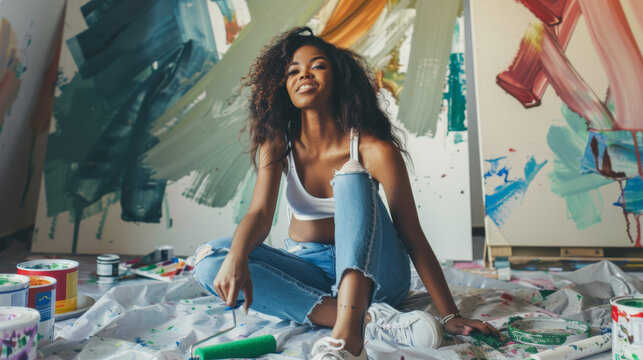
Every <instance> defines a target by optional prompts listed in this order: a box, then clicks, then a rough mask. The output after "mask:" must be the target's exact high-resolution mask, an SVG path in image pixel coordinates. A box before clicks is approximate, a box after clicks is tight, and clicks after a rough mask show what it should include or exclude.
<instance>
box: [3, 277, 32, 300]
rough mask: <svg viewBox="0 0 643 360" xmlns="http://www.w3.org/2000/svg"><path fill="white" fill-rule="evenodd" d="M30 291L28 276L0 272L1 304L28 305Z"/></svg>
mask: <svg viewBox="0 0 643 360" xmlns="http://www.w3.org/2000/svg"><path fill="white" fill-rule="evenodd" d="M28 292H29V278H28V277H26V276H23V275H16V274H0V306H27V293H28Z"/></svg>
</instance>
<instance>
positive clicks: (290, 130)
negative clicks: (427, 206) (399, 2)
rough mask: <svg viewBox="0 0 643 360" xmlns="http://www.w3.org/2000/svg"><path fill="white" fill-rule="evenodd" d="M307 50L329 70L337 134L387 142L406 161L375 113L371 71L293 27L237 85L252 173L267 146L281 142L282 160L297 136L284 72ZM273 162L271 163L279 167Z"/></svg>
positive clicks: (385, 121) (296, 114)
mask: <svg viewBox="0 0 643 360" xmlns="http://www.w3.org/2000/svg"><path fill="white" fill-rule="evenodd" d="M304 45H312V46H315V47H317V48H319V49H320V50H322V51H323V52H324V53H325V54H326V55H327V56H328V59H329V61H330V63H331V66H332V70H333V89H332V103H333V111H334V115H335V117H336V119H337V124H338V125H339V127H340V129H342V130H343V131H347V130H349V129H351V128H352V129H355V130H356V131H357V132H358V133H360V134H370V135H373V136H375V137H376V138H378V139H381V140H384V141H389V142H391V143H393V145H394V146H395V147H396V148H398V149H399V150H400V151H401V152H402V153H403V154H404V155H406V156H407V157H408V153H407V152H406V150H405V149H404V147H403V145H402V142H401V141H400V138H399V137H398V136H397V135H396V134H394V133H393V131H394V130H397V129H396V128H395V127H394V126H393V124H391V121H390V120H389V118H388V116H387V115H386V113H385V112H384V111H382V110H381V109H380V107H379V104H378V101H377V91H378V90H379V87H378V86H377V84H376V82H375V77H374V74H373V70H372V68H371V66H370V65H369V64H368V63H367V62H366V60H365V59H364V58H363V57H361V56H360V55H358V54H357V53H355V52H353V51H351V50H348V49H342V48H338V47H336V46H335V45H333V44H331V43H328V42H326V41H325V40H323V39H322V38H320V37H318V36H315V35H313V31H312V30H311V29H310V28H309V27H296V28H293V29H291V30H289V31H286V32H284V33H281V34H280V35H278V36H276V37H274V38H273V39H272V40H271V41H270V42H269V43H268V44H267V45H266V46H264V48H263V49H262V50H261V52H260V54H259V56H257V58H256V59H255V61H254V63H253V64H252V65H251V67H250V72H249V73H248V75H246V76H244V77H243V78H242V81H241V85H242V87H249V88H250V101H249V110H250V114H249V115H250V118H249V120H248V123H247V124H246V126H244V128H243V129H242V131H245V130H246V129H248V130H249V133H250V155H251V159H252V163H253V165H254V167H255V169H256V168H257V161H256V154H257V151H258V149H259V146H261V145H262V144H263V143H264V142H266V141H274V140H275V139H285V140H286V143H287V144H288V145H287V146H286V148H285V151H284V154H283V157H282V158H281V159H283V158H285V157H286V156H287V155H288V153H289V152H290V151H292V148H291V147H290V143H291V141H292V140H293V139H294V138H295V137H296V136H298V135H299V132H300V131H301V111H300V110H299V109H298V108H296V107H295V106H294V105H293V103H292V102H291V100H290V96H289V95H288V91H287V89H286V67H287V66H288V64H289V63H290V61H291V60H292V57H293V54H294V53H295V51H296V50H297V49H299V48H300V47H302V46H304ZM281 159H278V160H276V161H279V160H281Z"/></svg>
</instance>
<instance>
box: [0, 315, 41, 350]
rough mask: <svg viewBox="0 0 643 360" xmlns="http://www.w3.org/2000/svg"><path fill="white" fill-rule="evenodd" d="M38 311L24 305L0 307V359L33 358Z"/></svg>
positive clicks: (36, 341)
mask: <svg viewBox="0 0 643 360" xmlns="http://www.w3.org/2000/svg"><path fill="white" fill-rule="evenodd" d="M39 320H40V313H38V311H36V310H34V309H30V308H26V307H15V306H2V307H0V359H3V360H5V359H6V360H23V359H24V360H26V359H28V360H34V359H35V358H36V346H37V345H38V321H39Z"/></svg>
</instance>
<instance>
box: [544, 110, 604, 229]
mask: <svg viewBox="0 0 643 360" xmlns="http://www.w3.org/2000/svg"><path fill="white" fill-rule="evenodd" d="M561 113H562V115H563V120H564V122H562V123H561V124H560V125H552V126H551V127H550V129H549V133H548V134H547V144H548V145H549V147H550V148H551V150H552V151H553V152H554V160H553V170H552V172H551V173H549V180H550V182H551V191H552V192H553V193H555V194H557V195H558V196H560V197H562V198H564V199H565V203H566V205H567V213H568V214H569V216H570V217H571V218H572V220H574V223H575V224H576V227H577V228H578V229H579V230H582V229H586V228H588V227H590V226H592V225H594V224H597V223H599V222H600V221H601V212H602V210H603V199H602V197H601V194H600V192H599V190H598V188H599V187H601V186H604V185H607V184H611V183H612V180H611V179H606V178H604V177H602V176H600V175H598V174H581V163H580V161H579V159H581V158H582V157H583V154H584V153H585V148H586V146H587V141H588V139H589V133H588V131H587V125H586V124H585V120H584V119H583V118H582V117H580V116H579V115H578V114H576V113H575V112H573V111H571V110H570V109H569V108H568V107H567V106H566V105H565V104H563V105H562V108H561Z"/></svg>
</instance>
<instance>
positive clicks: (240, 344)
mask: <svg viewBox="0 0 643 360" xmlns="http://www.w3.org/2000/svg"><path fill="white" fill-rule="evenodd" d="M242 304H243V300H240V301H237V305H235V306H226V311H230V310H232V326H231V327H229V328H227V329H224V330H221V331H219V332H217V333H216V334H214V335H210V336H208V337H207V338H205V339H203V340H200V341H197V342H195V343H194V344H192V345H191V346H190V359H191V360H212V359H229V358H255V357H258V356H261V355H265V354H270V353H276V352H277V339H276V338H275V337H274V336H273V335H261V336H255V337H251V338H247V339H243V340H237V341H231V342H227V343H221V344H216V345H211V346H206V347H198V346H199V345H200V344H203V343H205V342H207V341H209V340H212V339H213V338H215V337H217V336H220V335H223V334H225V333H227V332H228V331H230V330H232V329H234V328H235V327H236V326H237V315H236V309H238V308H239V307H240V306H241V305H242Z"/></svg>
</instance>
